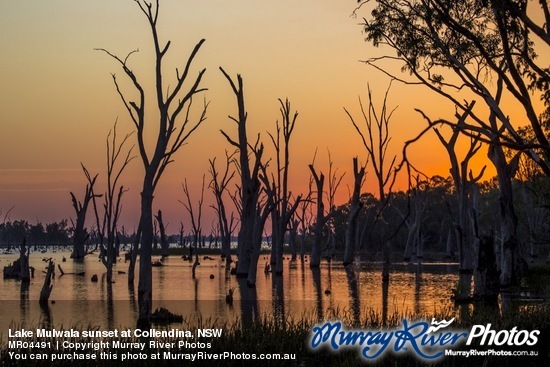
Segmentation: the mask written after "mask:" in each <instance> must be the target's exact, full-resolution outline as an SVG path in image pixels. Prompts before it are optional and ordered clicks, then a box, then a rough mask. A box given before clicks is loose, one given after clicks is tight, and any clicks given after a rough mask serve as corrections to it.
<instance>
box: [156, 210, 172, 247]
mask: <svg viewBox="0 0 550 367" xmlns="http://www.w3.org/2000/svg"><path fill="white" fill-rule="evenodd" d="M156 218H157V222H158V225H159V230H160V248H161V250H162V257H167V256H168V255H170V253H169V250H168V248H169V247H170V244H169V243H168V240H167V239H166V229H165V227H164V222H163V221H162V211H161V210H159V211H158V214H157V216H156Z"/></svg>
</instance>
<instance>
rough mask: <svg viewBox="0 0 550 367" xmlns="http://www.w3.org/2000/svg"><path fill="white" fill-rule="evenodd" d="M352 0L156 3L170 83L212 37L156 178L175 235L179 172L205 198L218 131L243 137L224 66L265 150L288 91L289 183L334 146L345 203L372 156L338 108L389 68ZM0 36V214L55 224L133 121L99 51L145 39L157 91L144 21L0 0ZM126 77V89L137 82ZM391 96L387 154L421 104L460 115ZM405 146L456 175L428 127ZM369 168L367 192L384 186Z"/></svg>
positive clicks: (135, 166)
mask: <svg viewBox="0 0 550 367" xmlns="http://www.w3.org/2000/svg"><path fill="white" fill-rule="evenodd" d="M355 3H356V2H355V1H351V0H350V1H342V0H322V1H319V0H301V1H295V0H280V1H270V2H267V1H262V2H260V1H257V0H234V1H227V0H226V1H220V0H211V1H198V0H190V1H182V0H179V1H176V0H164V1H162V2H161V8H160V12H161V13H160V17H159V32H160V37H161V39H162V40H164V41H167V40H171V41H172V45H171V47H170V51H169V54H168V57H167V63H166V68H165V69H164V76H165V80H166V82H165V84H166V85H172V86H173V85H174V80H175V71H174V70H175V67H179V68H180V70H181V69H182V68H183V65H184V63H185V61H186V59H187V56H188V54H189V53H190V51H191V49H192V48H193V46H194V45H195V44H196V43H197V42H198V41H199V40H200V39H201V38H205V39H206V42H205V44H204V45H203V48H202V49H201V51H200V53H199V55H198V57H197V58H196V61H195V64H194V67H193V70H192V73H193V75H196V73H197V72H198V71H199V70H200V69H202V68H206V69H207V71H206V75H205V78H204V80H203V86H204V87H206V88H208V91H207V92H205V93H204V94H203V95H204V98H206V100H207V101H210V107H209V110H208V119H207V120H206V122H205V123H204V124H203V126H202V127H201V128H200V129H199V131H198V132H197V133H196V134H195V135H194V136H192V138H191V139H190V142H189V144H188V145H186V146H185V147H184V148H183V149H182V150H181V151H180V152H179V153H178V155H177V156H176V158H175V159H176V162H175V163H173V164H172V165H170V166H169V169H168V171H167V172H166V174H165V176H164V177H163V179H162V181H161V184H160V186H159V187H158V192H157V194H156V199H155V208H157V209H162V210H163V211H164V212H165V214H164V215H165V218H166V219H165V221H166V222H169V223H170V224H169V228H168V231H169V232H176V231H177V228H178V227H179V222H180V221H183V222H184V223H186V227H187V228H189V221H188V220H187V214H186V212H185V210H184V208H183V206H182V205H181V204H180V203H179V201H178V200H183V191H182V189H181V183H182V182H183V181H184V179H187V181H188V183H189V186H190V188H191V190H192V191H193V193H194V194H195V196H197V195H198V190H199V188H200V184H201V180H202V175H203V174H207V168H208V159H209V158H213V157H215V156H218V157H220V158H219V159H218V160H219V161H221V160H222V159H223V155H224V150H225V149H228V150H231V147H230V146H229V144H228V143H227V142H226V141H225V139H224V138H223V137H222V136H221V134H220V133H219V130H220V129H222V128H223V129H224V130H225V131H227V133H228V134H230V135H232V136H235V133H236V125H235V124H234V123H232V122H230V120H229V119H228V118H227V116H228V115H235V114H236V102H235V98H234V96H233V95H232V92H231V89H230V87H229V85H228V83H227V82H226V81H225V79H224V77H223V75H222V74H221V73H220V71H219V70H218V67H219V66H222V67H223V68H224V69H225V70H226V71H227V72H228V73H229V74H230V75H232V76H235V75H236V74H237V73H240V74H242V76H243V79H244V85H245V99H246V103H247V109H248V112H249V118H248V124H249V132H250V136H255V134H256V133H257V132H261V134H262V136H263V138H264V141H265V143H266V146H268V154H269V155H270V156H271V153H272V150H271V149H270V143H269V140H268V139H267V134H266V132H267V131H271V132H273V131H274V130H275V121H276V120H277V119H278V118H279V103H278V101H277V98H282V99H284V98H287V97H288V98H289V100H290V101H291V103H292V107H293V109H296V110H298V112H299V117H298V121H297V125H296V129H295V134H294V135H293V137H292V142H291V154H292V160H291V186H292V189H293V191H294V192H297V193H299V192H302V191H304V190H305V189H307V182H308V177H309V171H308V169H307V164H308V163H310V162H311V160H312V157H313V155H314V152H315V150H316V149H317V150H318V152H317V159H316V165H317V166H318V167H319V168H320V169H324V170H326V163H327V161H328V158H327V150H330V152H331V154H332V158H333V160H334V165H335V167H338V170H339V172H344V171H348V172H349V173H348V174H347V175H346V177H345V178H344V181H343V185H342V187H341V189H340V195H339V200H338V201H339V203H342V202H344V201H345V200H346V199H347V197H348V189H347V186H348V185H351V184H352V181H351V180H352V174H351V163H352V157H353V156H355V155H358V156H359V157H360V160H361V161H362V162H364V161H365V157H366V152H365V150H364V148H363V147H362V146H361V145H360V139H359V137H358V135H357V134H356V132H355V131H354V129H353V127H352V125H351V123H350V122H349V120H348V118H347V116H346V114H345V113H344V110H343V107H346V108H348V109H349V110H350V111H351V112H352V113H353V114H354V115H355V116H357V118H359V112H358V96H361V98H362V99H363V101H364V102H365V103H366V101H367V89H366V86H367V83H370V86H371V88H372V89H373V96H374V98H375V104H376V105H377V106H380V105H381V101H382V98H383V95H384V92H385V90H386V88H387V86H388V84H389V79H388V78H387V77H386V76H384V75H383V74H381V73H380V72H377V71H375V70H374V69H371V68H369V67H368V66H366V65H365V64H363V63H361V62H360V61H359V60H362V59H366V58H368V57H371V56H373V55H376V54H379V53H381V52H382V51H380V50H377V49H374V48H373V47H372V46H370V45H369V44H368V43H366V42H364V40H363V39H364V35H363V34H362V33H361V27H360V26H359V25H358V24H359V23H360V19H357V18H354V17H352V16H351V13H352V11H353V9H354V6H355ZM362 15H364V16H367V15H368V13H366V12H364V13H362ZM0 34H1V36H0V48H1V50H2V57H1V58H0V86H1V87H0V124H1V126H2V133H1V134H0V157H1V158H0V210H2V215H1V218H0V219H3V216H4V214H5V212H6V211H7V210H8V209H9V208H10V207H12V206H13V205H15V208H14V210H13V211H12V212H11V216H10V217H11V219H12V220H15V219H19V218H25V219H27V220H29V221H30V222H31V223H35V222H36V221H42V222H43V223H47V222H51V221H54V220H60V219H62V218H70V217H72V216H73V215H74V214H73V210H72V208H71V203H70V196H69V191H74V192H75V194H76V195H77V197H82V195H83V191H84V186H85V178H84V175H83V174H82V171H81V169H80V162H82V163H84V164H85V165H86V166H87V168H88V169H89V170H90V172H92V173H99V174H100V181H99V182H98V186H97V188H96V190H98V191H99V190H101V191H103V190H104V180H103V178H104V176H105V169H106V168H105V139H106V136H107V133H108V132H109V130H110V129H111V128H112V126H113V123H114V121H115V120H116V119H117V118H118V121H119V125H118V126H119V133H123V132H131V131H132V129H133V124H132V123H131V121H130V119H129V118H128V115H127V113H126V111H125V109H124V107H123V105H122V103H121V101H120V99H119V98H118V95H117V94H116V90H115V88H114V85H113V82H112V78H111V75H110V73H116V74H117V76H118V78H119V80H121V81H122V80H124V74H123V72H122V70H120V68H119V65H117V64H116V62H114V61H113V60H112V59H111V58H109V57H108V56H107V55H105V54H104V53H101V52H98V51H94V48H105V49H107V50H109V51H111V52H112V53H114V54H117V55H119V56H121V57H124V56H125V55H126V54H128V53H129V52H130V51H132V50H135V49H139V52H138V53H137V54H134V55H133V56H132V57H131V59H130V62H129V65H130V66H131V68H132V70H133V71H134V72H135V73H136V75H137V76H138V78H140V80H142V81H143V84H144V86H145V87H146V88H148V89H149V90H151V87H152V86H153V84H152V83H151V81H152V71H153V69H152V63H151V62H152V52H151V36H150V29H149V28H148V24H147V22H146V19H145V17H144V15H143V14H142V13H141V12H140V10H139V9H138V7H137V5H136V4H135V3H134V2H133V1H131V0H118V1H112V0H95V1H74V0H53V1H47V2H46V1H38V0H18V1H2V2H0ZM543 56H544V55H543ZM395 70H397V71H398V70H399V69H398V67H397V66H396V69H395ZM122 85H123V88H124V90H125V91H126V94H127V95H128V96H131V95H132V94H131V93H132V92H133V90H132V89H131V87H130V85H128V84H126V83H122ZM196 102H201V103H202V101H196ZM395 106H398V109H397V111H396V113H395V116H394V118H393V120H392V126H391V127H390V129H391V131H392V142H391V145H392V149H391V151H392V152H393V154H397V155H398V156H400V154H401V147H402V144H403V142H404V141H405V140H407V139H410V138H412V137H413V136H414V135H415V134H416V133H417V132H418V131H420V130H421V129H422V128H423V127H424V126H425V122H424V121H423V120H422V119H421V117H420V116H419V115H418V114H417V113H415V112H414V111H413V109H414V108H421V109H423V110H425V111H426V112H427V113H428V114H429V115H430V116H431V117H433V118H438V117H447V118H452V115H453V113H454V109H453V107H452V106H451V105H450V104H449V103H447V102H445V101H444V100H442V99H441V98H440V97H437V96H435V95H434V94H433V93H430V92H428V91H427V90H426V89H424V88H422V87H412V86H403V85H399V84H398V83H394V84H393V86H392V90H391V93H390V98H389V103H388V107H390V108H393V107H395ZM148 107H149V108H152V107H153V103H150V104H149V105H148ZM152 134H154V132H152ZM253 134H254V135H253ZM132 142H133V140H132ZM136 152H137V151H136ZM485 155H486V149H483V150H482V152H480V158H479V160H478V161H476V165H475V168H476V169H479V168H480V167H481V166H482V165H483V162H482V160H485ZM411 157H412V159H413V162H414V163H415V165H416V166H417V167H418V168H420V169H422V170H423V171H425V172H426V173H428V174H430V175H433V174H438V175H442V176H447V175H448V165H447V161H448V158H447V156H446V154H445V152H444V150H443V149H442V148H441V147H440V144H439V143H438V142H437V141H436V138H435V136H434V135H433V134H429V136H427V137H426V138H425V139H423V140H422V143H421V144H417V145H416V146H415V148H414V151H412V152H411ZM371 171H372V170H371V169H369V170H368V172H369V173H368V175H367V184H366V187H365V190H366V191H371V192H376V191H375V185H374V178H373V175H372V174H370V172H371ZM142 172H143V168H142V164H141V161H140V160H138V159H136V160H134V161H133V162H132V164H131V165H130V167H129V169H128V170H127V172H126V173H125V175H124V177H123V178H122V181H123V183H124V185H125V186H127V187H129V189H130V191H129V192H128V194H127V196H126V197H125V200H124V213H123V219H122V222H123V224H125V225H126V226H127V228H128V230H129V231H132V230H133V226H134V225H135V223H136V222H137V219H138V217H139V213H138V211H139V201H138V195H139V190H140V185H141V182H140V177H141V175H142ZM488 172H489V174H492V172H494V171H493V170H489V171H488ZM206 180H207V182H208V180H209V176H208V175H207V177H206ZM401 188H404V186H403V185H402V186H401ZM205 201H206V203H205V208H204V211H205V216H206V219H205V222H204V224H203V227H206V228H209V227H210V223H212V220H213V217H214V215H213V214H214V213H213V210H212V209H211V208H209V207H208V206H209V205H210V204H211V203H212V201H213V200H212V198H211V195H210V193H209V192H207V193H206V200H205Z"/></svg>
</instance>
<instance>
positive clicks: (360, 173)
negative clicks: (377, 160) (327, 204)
mask: <svg viewBox="0 0 550 367" xmlns="http://www.w3.org/2000/svg"><path fill="white" fill-rule="evenodd" d="M353 176H354V181H353V182H354V183H353V194H352V196H351V202H350V209H349V214H348V226H347V228H346V245H345V249H344V266H346V265H349V264H351V263H352V262H353V258H354V257H355V252H356V251H357V248H358V246H357V241H356V239H357V217H358V216H359V213H360V212H361V208H362V207H363V205H362V203H361V200H360V195H361V187H362V185H363V178H364V176H365V167H361V168H360V169H359V164H358V161H357V157H355V158H353Z"/></svg>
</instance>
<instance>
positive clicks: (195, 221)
mask: <svg viewBox="0 0 550 367" xmlns="http://www.w3.org/2000/svg"><path fill="white" fill-rule="evenodd" d="M182 187H183V193H184V194H185V199H186V201H181V200H180V203H182V204H183V206H184V207H185V209H186V210H187V212H188V213H189V216H190V217H191V226H192V228H193V247H194V248H195V262H194V263H193V279H195V269H196V268H197V266H199V265H200V262H199V251H198V247H199V242H200V240H201V236H202V203H203V201H204V175H203V176H202V187H201V197H200V199H199V201H198V210H197V211H194V210H193V204H191V195H190V194H189V186H187V179H186V180H185V182H184V183H183V184H182ZM189 246H191V245H189Z"/></svg>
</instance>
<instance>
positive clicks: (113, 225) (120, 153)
mask: <svg viewBox="0 0 550 367" xmlns="http://www.w3.org/2000/svg"><path fill="white" fill-rule="evenodd" d="M116 127H117V123H116V122H115V124H114V127H113V129H112V130H111V131H109V134H108V135H107V190H106V192H105V194H104V195H103V196H104V202H103V210H104V212H103V224H101V223H99V221H98V223H97V226H98V228H100V226H101V227H102V229H101V232H102V233H106V235H107V236H106V239H107V243H106V244H105V245H106V246H105V248H103V247H102V250H101V261H102V262H103V265H105V268H106V269H107V282H108V283H110V282H112V279H113V264H114V263H115V262H116V248H115V246H116V235H117V230H118V221H119V219H120V215H121V212H122V197H123V195H124V193H125V192H126V191H128V190H127V189H125V188H124V186H123V185H119V180H120V177H121V175H122V173H123V172H124V170H125V169H126V167H127V166H128V164H129V163H130V162H131V161H132V160H133V159H134V158H135V157H134V156H132V149H133V147H130V149H127V150H126V149H125V145H126V143H127V142H128V139H129V138H130V136H131V134H126V135H125V136H124V138H123V139H122V141H120V143H119V142H118V141H117V130H116ZM125 150H126V151H125ZM94 211H95V212H96V215H97V207H96V203H95V200H94ZM96 218H97V217H96Z"/></svg>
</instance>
